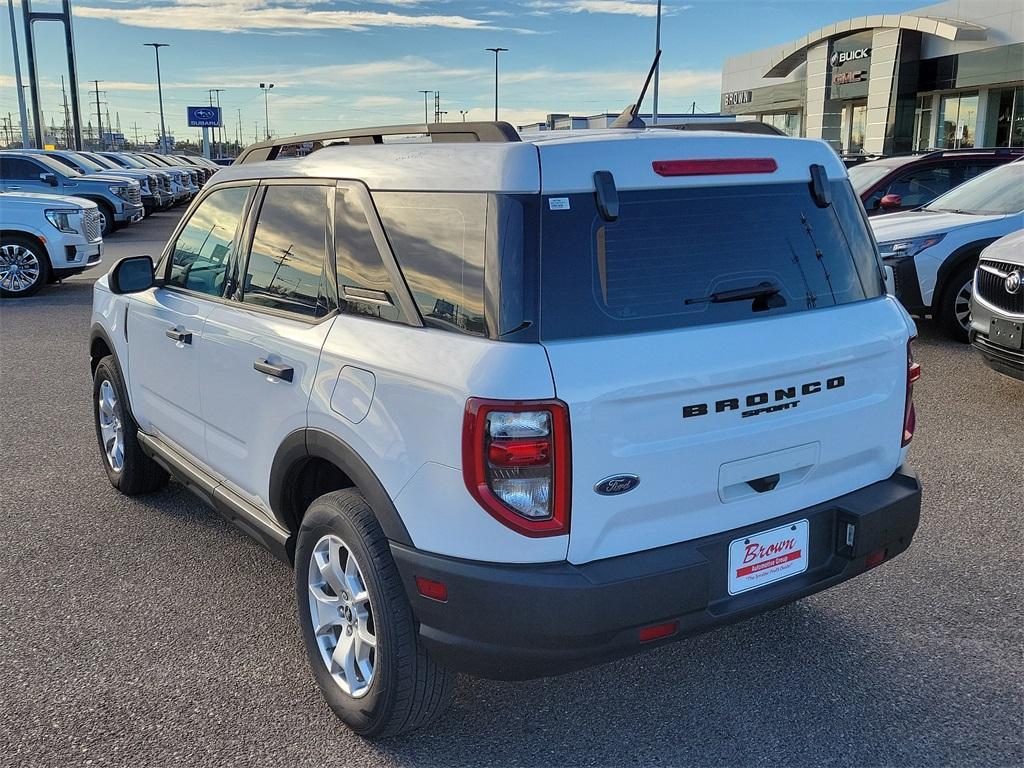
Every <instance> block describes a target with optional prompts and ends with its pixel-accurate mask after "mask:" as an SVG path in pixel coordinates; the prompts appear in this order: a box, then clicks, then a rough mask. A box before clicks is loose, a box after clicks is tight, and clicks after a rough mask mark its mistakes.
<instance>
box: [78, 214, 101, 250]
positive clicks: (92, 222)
mask: <svg viewBox="0 0 1024 768" xmlns="http://www.w3.org/2000/svg"><path fill="white" fill-rule="evenodd" d="M82 220H83V221H84V223H85V239H86V240H88V241H89V242H90V243H91V242H93V241H94V240H99V239H100V235H101V234H102V233H103V230H102V228H101V226H100V212H99V210H97V209H92V210H87V211H86V212H85V214H84V215H83V216H82Z"/></svg>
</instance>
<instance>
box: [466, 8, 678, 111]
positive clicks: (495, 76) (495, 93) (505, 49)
mask: <svg viewBox="0 0 1024 768" xmlns="http://www.w3.org/2000/svg"><path fill="white" fill-rule="evenodd" d="M659 4H660V2H659ZM485 50H488V51H494V122H498V54H499V53H503V52H505V51H507V50H508V48H486V49H485Z"/></svg>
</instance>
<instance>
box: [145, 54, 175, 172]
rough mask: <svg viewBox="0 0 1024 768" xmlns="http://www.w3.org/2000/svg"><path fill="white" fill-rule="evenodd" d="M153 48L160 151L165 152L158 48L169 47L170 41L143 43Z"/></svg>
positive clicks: (165, 143) (162, 93)
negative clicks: (158, 112)
mask: <svg viewBox="0 0 1024 768" xmlns="http://www.w3.org/2000/svg"><path fill="white" fill-rule="evenodd" d="M143 45H148V46H150V47H151V48H152V49H153V52H154V53H155V54H156V92H157V96H158V97H159V99H160V151H161V152H164V153H166V152H167V129H166V128H165V127H164V90H163V86H162V85H161V83H160V49H161V48H169V47H170V43H143Z"/></svg>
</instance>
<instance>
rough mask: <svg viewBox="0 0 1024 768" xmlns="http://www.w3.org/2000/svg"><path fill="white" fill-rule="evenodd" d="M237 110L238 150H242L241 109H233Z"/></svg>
mask: <svg viewBox="0 0 1024 768" xmlns="http://www.w3.org/2000/svg"><path fill="white" fill-rule="evenodd" d="M235 111H236V112H238V151H239V152H241V151H242V110H240V109H238V110H235Z"/></svg>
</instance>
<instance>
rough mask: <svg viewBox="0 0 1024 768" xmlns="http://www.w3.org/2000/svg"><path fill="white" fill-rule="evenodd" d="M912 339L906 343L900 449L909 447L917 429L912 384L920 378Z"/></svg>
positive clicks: (919, 369)
mask: <svg viewBox="0 0 1024 768" xmlns="http://www.w3.org/2000/svg"><path fill="white" fill-rule="evenodd" d="M914 338H916V337H911V338H910V340H909V341H908V342H907V399H906V405H905V406H904V408H903V442H902V443H901V447H904V448H905V447H906V446H908V445H910V441H911V440H913V439H914V430H915V429H916V428H917V411H916V410H915V408H914V382H915V381H917V380H918V379H920V378H921V365H920V364H919V363H915V362H914Z"/></svg>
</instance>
